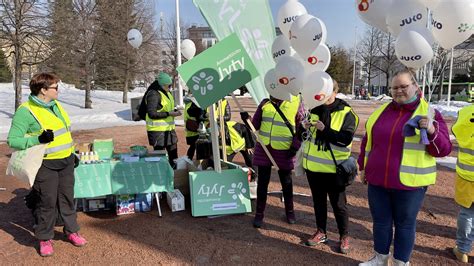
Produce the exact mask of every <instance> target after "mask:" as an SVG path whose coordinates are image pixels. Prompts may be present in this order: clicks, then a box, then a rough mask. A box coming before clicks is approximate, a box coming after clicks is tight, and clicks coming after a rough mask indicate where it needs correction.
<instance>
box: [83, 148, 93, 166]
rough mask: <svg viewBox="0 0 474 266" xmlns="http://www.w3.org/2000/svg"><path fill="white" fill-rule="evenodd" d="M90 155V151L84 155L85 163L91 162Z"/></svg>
mask: <svg viewBox="0 0 474 266" xmlns="http://www.w3.org/2000/svg"><path fill="white" fill-rule="evenodd" d="M90 162H91V161H90V155H89V152H88V151H87V152H86V154H85V155H84V163H85V164H88V163H90Z"/></svg>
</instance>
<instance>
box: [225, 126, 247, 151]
mask: <svg viewBox="0 0 474 266" xmlns="http://www.w3.org/2000/svg"><path fill="white" fill-rule="evenodd" d="M235 124H237V122H235V121H227V122H226V125H227V130H229V136H230V143H226V153H227V155H231V154H232V153H234V152H235V153H238V152H239V151H241V150H242V149H243V148H245V139H244V138H243V137H242V136H241V135H240V134H239V132H238V131H237V130H235V128H234V125H235ZM221 147H222V146H221Z"/></svg>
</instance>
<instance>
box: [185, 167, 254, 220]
mask: <svg viewBox="0 0 474 266" xmlns="http://www.w3.org/2000/svg"><path fill="white" fill-rule="evenodd" d="M189 185H190V189H191V209H192V215H193V216H210V215H222V214H235V213H246V212H251V211H252V207H251V204H250V191H249V183H248V180H247V175H246V173H244V172H243V171H242V169H228V170H222V173H218V172H215V171H199V172H189Z"/></svg>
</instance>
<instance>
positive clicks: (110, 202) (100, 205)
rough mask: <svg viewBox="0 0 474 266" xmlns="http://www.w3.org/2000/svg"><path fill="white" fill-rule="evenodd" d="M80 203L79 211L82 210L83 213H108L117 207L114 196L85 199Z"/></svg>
mask: <svg viewBox="0 0 474 266" xmlns="http://www.w3.org/2000/svg"><path fill="white" fill-rule="evenodd" d="M80 201H81V203H80V204H79V203H78V206H77V207H78V208H77V209H79V210H80V209H82V211H83V212H94V211H107V210H111V209H113V208H114V205H115V199H114V196H113V195H109V196H102V197H96V198H83V199H81V200H80ZM81 207H82V208H81Z"/></svg>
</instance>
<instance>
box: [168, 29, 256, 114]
mask: <svg viewBox="0 0 474 266" xmlns="http://www.w3.org/2000/svg"><path fill="white" fill-rule="evenodd" d="M177 70H178V72H179V75H180V76H181V78H182V79H183V80H184V81H185V82H186V85H187V86H188V88H189V90H190V91H191V92H192V93H193V96H194V98H196V101H197V102H198V103H199V106H200V107H201V108H203V109H204V108H206V107H208V106H209V105H211V104H213V103H215V102H217V101H218V100H219V99H222V98H223V97H224V96H226V95H227V94H228V93H231V92H232V91H234V90H236V89H237V88H239V87H241V86H243V85H245V83H247V82H249V81H251V80H252V79H254V78H256V77H257V76H258V72H257V70H256V69H255V66H254V65H253V63H252V60H250V58H249V55H248V54H247V52H246V51H245V48H244V47H243V46H242V43H241V42H240V41H239V38H238V37H237V35H235V34H232V35H230V36H229V37H227V38H225V39H224V40H222V41H220V42H218V43H217V44H216V45H214V46H212V47H211V48H209V49H207V50H206V51H204V52H202V53H200V54H199V55H198V56H196V57H194V58H193V59H191V60H189V61H188V62H186V63H184V64H183V65H181V66H179V67H178V68H177Z"/></svg>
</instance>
